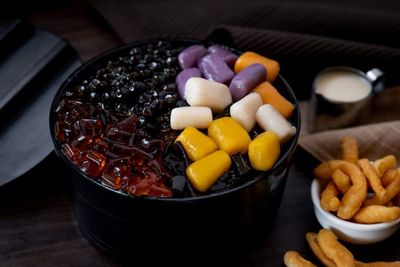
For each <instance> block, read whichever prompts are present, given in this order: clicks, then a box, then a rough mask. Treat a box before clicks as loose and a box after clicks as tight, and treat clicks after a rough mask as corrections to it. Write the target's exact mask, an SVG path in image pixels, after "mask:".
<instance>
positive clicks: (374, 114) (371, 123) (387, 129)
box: [299, 86, 400, 161]
mask: <svg viewBox="0 0 400 267" xmlns="http://www.w3.org/2000/svg"><path fill="white" fill-rule="evenodd" d="M371 106H372V108H371V114H370V116H368V118H367V119H365V120H364V121H362V125H360V126H357V127H351V128H345V129H337V130H331V131H325V132H318V133H313V134H309V133H308V131H307V125H306V121H307V118H306V117H307V111H308V110H307V108H308V103H307V102H303V103H301V104H300V107H301V114H302V122H303V125H302V131H301V135H300V140H299V145H300V146H301V147H302V148H303V149H305V150H306V151H307V152H309V153H310V154H311V155H312V156H314V157H315V158H317V159H319V160H321V161H326V160H330V159H335V158H340V154H341V149H340V138H341V137H342V136H345V135H351V136H354V137H355V138H357V140H358V143H359V153H360V157H368V158H369V159H371V160H374V159H378V158H380V157H383V156H386V155H388V154H393V155H394V156H396V157H397V158H399V159H400V86H398V87H393V88H388V89H387V90H385V91H383V92H382V93H381V94H380V95H378V96H377V97H376V98H375V99H374V100H373V102H372V105H371Z"/></svg>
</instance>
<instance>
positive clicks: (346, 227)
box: [311, 179, 400, 245]
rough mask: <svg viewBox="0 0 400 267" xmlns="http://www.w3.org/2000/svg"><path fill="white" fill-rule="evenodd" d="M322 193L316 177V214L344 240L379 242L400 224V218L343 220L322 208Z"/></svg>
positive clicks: (314, 188)
mask: <svg viewBox="0 0 400 267" xmlns="http://www.w3.org/2000/svg"><path fill="white" fill-rule="evenodd" d="M320 194H321V185H320V183H319V182H318V180H317V179H314V180H313V181H312V184H311V199H312V202H313V204H314V213H315V216H316V217H317V220H318V222H319V223H320V224H321V226H322V227H323V228H326V229H330V230H332V231H333V232H334V233H335V234H336V235H337V236H338V237H339V238H340V239H341V240H343V241H347V242H349V243H353V244H359V245H366V244H373V243H377V242H380V241H382V240H384V239H386V238H388V237H389V236H391V235H392V234H393V233H394V232H396V230H397V229H398V228H399V226H400V219H398V220H396V221H393V222H388V223H376V224H359V223H353V222H348V221H345V220H342V219H340V218H338V217H336V216H335V215H333V214H331V213H329V212H326V211H325V210H323V209H322V208H321V205H320Z"/></svg>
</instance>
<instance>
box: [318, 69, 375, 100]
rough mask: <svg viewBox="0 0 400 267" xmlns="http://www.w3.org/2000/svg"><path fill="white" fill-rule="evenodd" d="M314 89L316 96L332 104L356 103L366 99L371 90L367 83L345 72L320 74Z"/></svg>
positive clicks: (355, 74)
mask: <svg viewBox="0 0 400 267" xmlns="http://www.w3.org/2000/svg"><path fill="white" fill-rule="evenodd" d="M315 88H316V93H317V94H320V95H323V96H324V97H325V98H326V99H327V100H330V101H332V102H356V101H359V100H362V99H364V98H366V97H367V96H368V95H369V94H370V93H371V90H372V86H371V84H370V83H369V81H367V80H366V79H365V78H363V77H362V76H361V75H359V74H357V73H354V72H351V71H346V70H332V71H329V72H326V73H322V74H320V76H319V77H318V80H316V82H315Z"/></svg>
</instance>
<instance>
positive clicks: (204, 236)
mask: <svg viewBox="0 0 400 267" xmlns="http://www.w3.org/2000/svg"><path fill="white" fill-rule="evenodd" d="M168 41H169V42H172V44H173V45H177V46H190V45H193V44H198V43H203V44H205V45H207V46H208V45H210V44H209V43H205V42H202V41H198V40H168ZM148 42H153V41H145V42H136V43H132V44H129V45H126V46H123V47H120V48H117V49H114V50H112V51H110V52H107V53H104V54H102V55H100V56H98V57H96V58H94V59H92V60H90V61H89V62H87V63H86V64H84V65H83V66H82V67H80V68H79V69H78V70H76V71H75V72H74V73H73V74H72V75H71V76H70V77H69V78H68V79H67V80H66V81H65V82H64V84H63V85H62V86H61V88H60V89H59V91H58V93H57V95H56V96H55V98H54V101H53V105H52V109H51V112H50V129H51V136H52V139H53V142H54V146H55V151H56V154H57V155H58V156H59V157H60V158H61V159H62V160H63V161H64V162H65V164H66V165H67V166H68V167H67V169H68V172H69V174H68V176H69V177H70V180H71V183H72V203H73V208H74V211H75V216H76V219H77V221H78V224H79V227H80V229H81V231H82V233H83V234H84V235H85V236H86V237H87V238H89V239H90V240H91V241H92V242H93V243H94V244H95V245H97V246H98V247H100V248H101V249H103V250H105V251H107V252H109V253H111V254H112V255H114V256H116V257H117V258H120V259H124V260H128V261H130V260H132V257H134V258H135V259H137V257H142V258H146V257H151V258H152V260H153V261H154V260H156V258H157V257H154V256H155V255H160V253H162V254H164V255H174V254H177V256H176V257H178V258H181V257H182V254H185V255H190V254H191V253H192V254H193V255H194V256H196V254H199V255H202V256H201V257H202V258H204V257H205V255H216V254H219V253H220V252H221V253H222V251H230V249H234V248H238V247H240V246H247V245H248V244H249V243H248V242H253V241H252V240H254V237H255V238H257V237H260V236H262V234H263V233H266V232H268V230H269V228H270V227H272V226H271V225H272V222H273V220H274V218H275V215H276V211H277V209H278V207H279V204H280V201H281V198H282V194H283V191H284V187H285V183H286V177H287V174H288V170H289V167H290V163H291V159H292V155H293V153H294V151H295V148H296V145H297V140H298V137H299V132H300V110H299V106H298V103H297V100H296V97H295V95H294V93H293V91H292V89H291V88H290V86H289V84H288V83H287V82H286V81H285V79H284V78H283V77H282V76H279V77H278V78H277V80H276V81H275V82H274V85H275V86H276V87H277V88H278V90H279V91H280V92H281V93H282V94H283V95H284V96H285V97H286V98H287V99H289V100H290V101H291V102H292V103H295V104H296V108H295V111H294V114H293V115H292V117H291V122H292V123H293V125H295V126H296V128H297V133H296V135H295V136H294V137H293V138H292V139H291V140H290V141H289V142H288V143H287V144H285V145H284V146H283V148H282V153H281V155H280V157H279V159H278V161H277V162H276V164H275V166H274V167H273V168H272V170H270V171H268V172H259V173H258V174H257V175H256V176H254V177H252V178H251V179H249V180H248V182H246V183H244V184H242V185H240V186H238V187H235V188H232V189H229V190H226V191H222V192H218V193H212V194H209V195H205V196H198V197H190V198H156V197H147V198H144V197H132V196H129V195H127V194H124V193H122V192H118V191H115V190H112V189H110V188H108V187H106V186H103V185H102V184H100V183H98V182H96V181H95V180H93V179H92V178H90V177H89V176H88V175H86V174H85V173H83V172H82V171H80V170H79V168H78V167H76V166H75V165H74V164H73V163H72V162H71V161H70V160H69V159H67V158H66V157H65V156H64V154H63V153H62V152H61V150H60V144H59V143H58V142H57V140H56V139H55V136H54V132H53V129H54V120H55V117H54V116H55V114H54V111H55V107H56V105H57V103H58V102H59V100H60V98H61V96H62V94H63V92H64V91H65V90H66V89H67V88H70V87H71V86H74V85H75V84H76V83H77V82H78V81H80V80H82V79H83V77H85V75H87V73H91V72H92V71H95V70H96V69H97V68H98V67H99V66H101V65H103V64H105V63H106V62H107V61H108V60H109V59H112V58H116V57H118V56H119V55H122V54H124V53H127V51H129V50H130V49H132V48H133V47H135V46H139V45H143V44H146V43H148ZM233 51H235V52H236V53H238V54H240V52H239V51H236V50H233ZM205 242H206V244H207V245H204V244H205ZM246 242H247V243H246ZM144 255H147V256H144ZM167 257H168V256H167ZM158 260H159V259H158ZM132 261H134V260H132Z"/></svg>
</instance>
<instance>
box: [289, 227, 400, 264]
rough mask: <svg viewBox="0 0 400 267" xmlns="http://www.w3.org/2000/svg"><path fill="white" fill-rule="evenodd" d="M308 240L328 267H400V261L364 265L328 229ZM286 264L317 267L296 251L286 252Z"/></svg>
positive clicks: (322, 262) (310, 236)
mask: <svg viewBox="0 0 400 267" xmlns="http://www.w3.org/2000/svg"><path fill="white" fill-rule="evenodd" d="M306 240H307V243H308V245H309V246H310V248H311V250H312V252H313V253H314V255H315V256H316V257H317V258H318V260H319V261H320V262H321V264H322V265H323V266H326V267H400V261H395V262H370V263H364V262H361V261H357V260H355V259H354V256H353V254H352V253H351V252H350V251H349V250H348V249H347V248H346V247H345V246H343V245H342V244H341V243H340V242H339V241H338V239H337V237H336V235H335V234H334V233H333V232H332V231H330V230H327V229H321V230H320V231H319V232H318V234H317V233H312V232H309V233H307V234H306ZM284 263H285V265H286V266H287V267H309V266H316V265H314V264H313V263H311V262H310V261H308V260H306V259H304V258H303V257H302V256H301V255H300V254H299V253H298V252H296V251H288V252H286V253H285V256H284Z"/></svg>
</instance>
